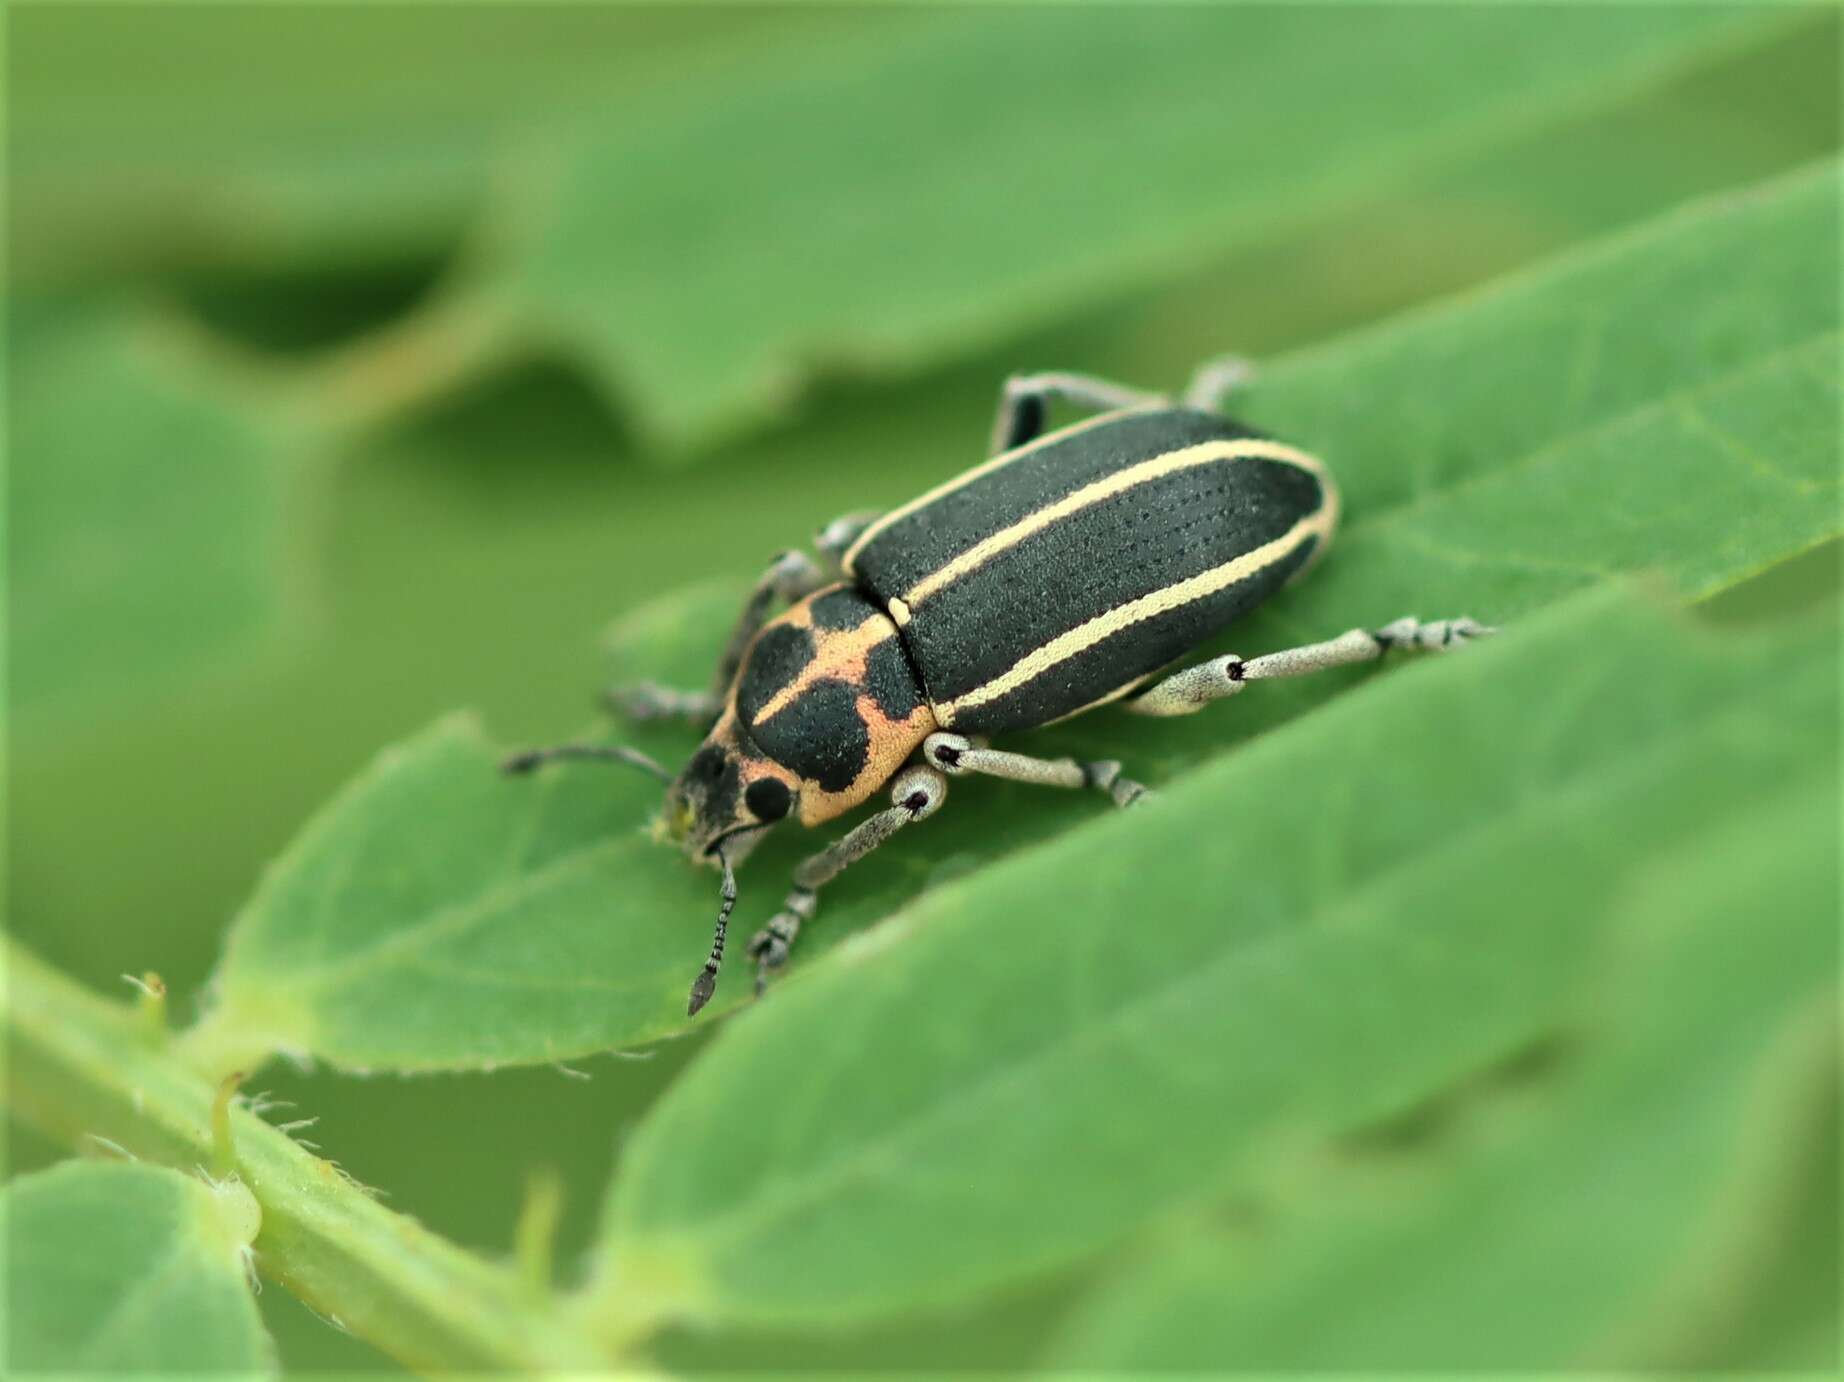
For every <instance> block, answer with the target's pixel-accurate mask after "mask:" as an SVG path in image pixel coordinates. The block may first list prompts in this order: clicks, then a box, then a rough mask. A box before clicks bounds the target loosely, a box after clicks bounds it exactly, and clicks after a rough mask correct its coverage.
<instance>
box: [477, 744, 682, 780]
mask: <svg viewBox="0 0 1844 1382" xmlns="http://www.w3.org/2000/svg"><path fill="white" fill-rule="evenodd" d="M553 758H599V759H602V760H603V761H605V762H611V763H625V764H627V765H628V766H629V767H630V768H639V769H640V770H641V771H642V772H645V773H651V774H652V775H653V776H654V777H656V778H658V779H659V780H660V781H661V782H671V781H672V774H671V773H669V772H667V771H666V770H665V769H664V768H662V767H661V766H660V765H659V764H658V763H656V762H654V761H653V760H652V759H651V758H649V757H647V755H646V754H644V753H642V752H641V751H640V750H639V749H630V748H629V747H628V746H627V745H626V744H553V745H552V746H551V747H550V748H548V749H526V750H525V751H524V752H523V753H515V754H513V755H512V756H511V757H510V758H508V759H506V761H505V762H503V763H501V764H500V765H499V766H500V771H501V772H506V773H528V772H531V771H532V770H533V769H534V768H536V767H537V766H538V765H539V764H540V763H548V762H550V761H551V760H552V759H553Z"/></svg>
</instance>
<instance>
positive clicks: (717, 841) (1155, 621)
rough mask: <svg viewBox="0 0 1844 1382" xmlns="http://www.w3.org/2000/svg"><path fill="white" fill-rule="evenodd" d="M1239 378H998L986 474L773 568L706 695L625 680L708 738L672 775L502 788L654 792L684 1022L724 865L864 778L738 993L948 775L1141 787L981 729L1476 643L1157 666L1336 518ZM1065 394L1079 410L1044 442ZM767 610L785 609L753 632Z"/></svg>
mask: <svg viewBox="0 0 1844 1382" xmlns="http://www.w3.org/2000/svg"><path fill="white" fill-rule="evenodd" d="M1245 373H1246V367H1245V366H1243V365H1242V364H1241V362H1239V361H1234V360H1224V361H1218V362H1216V363H1213V364H1211V365H1207V366H1205V367H1204V368H1203V369H1201V370H1200V371H1199V372H1198V373H1197V375H1196V377H1195V378H1193V380H1192V381H1191V384H1190V386H1189V387H1188V388H1187V389H1186V390H1185V392H1184V394H1183V396H1182V397H1181V398H1180V399H1178V400H1176V401H1175V400H1172V399H1170V398H1166V397H1163V396H1158V395H1152V394H1144V393H1140V392H1138V391H1136V390H1133V389H1129V388H1124V387H1122V386H1121V385H1118V384H1111V383H1108V382H1107V381H1105V380H1100V379H1094V378H1090V377H1088V376H1085V375H1077V374H1037V375H1021V376H1016V377H1014V378H1012V379H1011V380H1009V381H1008V382H1007V383H1006V386H1005V390H1004V393H1003V395H1002V397H1001V399H1000V404H999V413H998V418H997V420H996V422H995V424H994V428H993V444H992V450H993V452H994V453H996V454H994V455H993V456H992V459H990V460H988V461H986V462H985V463H984V464H982V465H979V466H975V467H974V468H973V469H972V470H969V471H967V472H965V473H964V474H962V475H959V476H957V477H955V478H954V479H952V480H949V481H948V482H947V483H945V484H942V485H939V486H937V487H936V488H934V489H932V490H930V491H929V492H928V493H926V494H924V495H922V496H921V497H920V498H918V499H915V500H912V501H911V502H910V503H907V504H904V505H903V506H902V507H901V508H898V509H895V510H893V511H892V512H890V513H887V514H884V515H882V516H877V515H869V514H861V515H854V516H852V517H848V518H843V519H840V520H838V521H837V522H835V523H833V524H831V525H829V526H828V527H826V528H825V529H823V530H822V531H821V532H820V533H819V535H818V537H817V539H816V541H815V547H816V548H817V550H818V551H819V553H820V554H821V557H822V559H823V565H822V563H818V562H815V561H813V560H812V559H811V558H809V557H807V556H806V555H805V554H803V553H800V552H784V553H782V554H781V555H780V556H778V557H776V558H775V560H774V561H773V562H772V563H770V565H769V568H768V570H767V571H766V572H765V573H764V574H763V576H762V579H761V580H760V581H759V582H757V584H756V587H755V589H754V591H753V592H752V593H751V594H750V596H749V598H748V600H747V602H746V603H745V604H744V606H743V611H742V614H741V616H740V617H739V618H738V620H737V624H736V628H735V631H734V632H733V633H732V634H731V637H730V640H729V643H728V644H727V645H726V648H725V651H724V654H723V656H722V657H721V658H720V659H719V661H718V665H717V672H716V676H715V678H714V679H713V681H712V683H711V687H710V689H709V690H708V691H704V692H689V691H678V690H671V689H667V688H664V687H659V686H654V685H644V686H641V687H638V688H634V689H632V690H631V691H629V692H627V693H625V695H624V704H625V705H626V707H627V708H628V709H629V710H630V711H631V712H632V713H635V714H637V715H641V716H653V717H662V716H671V717H675V718H684V719H689V720H692V721H695V722H697V723H699V724H700V725H701V726H703V727H705V728H707V729H708V733H707V734H706V737H705V740H704V743H703V744H702V745H701V746H700V747H699V748H698V750H697V752H695V753H694V754H693V755H692V757H691V760H690V761H689V762H688V763H687V764H686V765H685V768H684V770H683V771H682V772H680V773H679V775H678V776H677V777H676V778H674V777H673V776H672V775H671V774H669V773H668V772H667V771H666V770H665V769H664V768H662V767H660V766H659V765H658V764H657V763H655V762H653V760H651V759H650V758H648V757H647V756H646V755H645V754H642V753H640V752H639V751H637V750H635V749H630V748H624V747H620V746H615V745H602V744H564V745H559V746H557V747H555V748H550V749H534V750H531V751H528V752H526V753H521V754H517V755H515V756H514V757H512V758H510V759H508V760H507V762H506V768H507V770H508V771H513V772H524V771H529V770H530V769H532V768H534V767H536V766H537V765H538V764H539V763H541V762H544V761H546V760H547V759H552V758H599V759H603V760H607V761H611V762H621V763H627V764H630V765H633V766H637V767H641V768H643V769H645V770H646V771H648V772H651V773H652V774H654V775H655V776H656V777H658V778H660V779H661V781H663V782H665V783H666V784H667V789H666V800H665V807H664V811H663V815H662V821H663V824H664V826H665V829H666V831H667V833H668V834H670V835H671V837H672V838H673V839H674V840H676V841H677V842H678V843H679V844H680V845H681V847H682V848H683V849H684V850H685V852H686V853H687V854H688V855H689V856H691V857H692V858H694V859H696V860H699V861H701V862H704V863H708V864H710V865H712V866H714V867H716V868H717V869H719V870H720V871H721V873H722V876H723V884H722V889H721V901H720V904H719V908H718V916H717V927H716V931H715V933H714V935H713V937H712V941H711V949H710V955H709V958H708V959H707V960H706V961H705V965H704V968H703V969H702V970H701V971H700V972H699V974H698V977H697V979H696V980H695V981H694V982H693V984H692V990H691V1001H690V1005H689V1011H690V1012H692V1013H696V1012H697V1011H698V1009H699V1008H701V1007H703V1006H704V1004H705V1003H706V1002H708V1001H709V999H710V997H711V994H712V992H713V990H714V989H715V987H716V983H717V975H718V971H719V970H720V969H721V967H722V965H723V956H724V940H725V936H726V933H727V930H728V926H729V920H730V912H731V910H732V908H733V907H734V906H735V903H736V878H735V868H736V866H737V865H738V864H740V863H741V862H742V860H743V858H744V857H745V856H746V855H747V854H748V853H749V851H750V850H751V849H752V848H754V846H755V845H756V843H757V842H758V841H759V840H760V839H761V838H762V836H763V834H764V833H765V832H766V831H768V830H769V829H770V828H772V827H773V826H774V825H775V823H776V822H778V821H780V820H782V819H783V818H786V817H790V816H791V817H794V818H795V819H798V820H799V821H800V823H801V824H803V825H807V826H814V825H820V824H822V823H824V822H826V821H829V820H832V819H834V818H835V817H837V816H840V815H842V814H844V813H845V812H847V811H849V810H851V809H852V808H853V807H855V806H858V805H860V804H862V803H863V802H865V801H866V800H868V799H869V798H870V797H871V796H872V795H873V794H875V793H876V792H877V791H878V790H879V789H880V788H882V787H884V786H885V785H886V784H888V785H889V787H890V801H891V805H890V806H888V807H887V808H885V809H884V810H882V811H879V812H878V813H877V814H875V815H873V816H871V817H870V818H869V819H868V820H866V821H864V822H863V823H862V824H860V825H859V826H857V827H856V828H855V829H853V830H851V831H849V832H848V833H847V834H845V835H844V836H843V837H841V838H840V839H839V840H837V841H835V842H834V843H833V844H831V845H829V846H828V847H827V848H825V849H823V850H821V851H819V852H818V853H817V854H814V855H812V856H811V857H810V858H808V859H806V860H805V861H804V862H802V863H801V864H800V865H799V867H797V868H796V869H795V871H794V886H793V888H792V890H791V891H790V892H789V893H788V895H787V899H786V901H785V902H784V903H783V905H782V909H781V911H779V912H778V913H776V915H775V916H774V917H772V918H771V919H770V920H769V922H768V924H767V925H766V926H764V927H763V928H762V930H761V931H759V932H758V933H757V934H756V936H755V938H754V939H753V940H752V941H751V942H750V944H749V954H750V956H751V957H752V958H753V959H754V960H755V961H756V964H757V978H756V985H757V991H758V992H760V990H761V987H762V985H763V984H764V983H765V982H766V979H767V976H768V975H769V973H770V972H771V971H773V970H775V969H778V968H779V967H780V966H781V965H783V964H785V963H786V961H787V957H788V950H789V947H790V946H792V945H793V943H794V939H795V937H796V936H797V935H798V934H799V931H800V927H801V925H802V923H804V922H806V921H809V920H811V919H812V917H813V913H814V908H815V905H816V900H817V894H818V891H819V889H820V888H821V887H823V886H824V885H825V884H826V883H828V882H829V881H831V880H832V879H833V878H834V877H836V876H837V875H838V874H839V872H840V871H841V870H842V869H844V868H845V867H846V866H847V865H848V864H851V863H854V862H855V861H857V860H859V859H861V858H863V857H864V856H865V855H866V854H868V853H870V852H871V851H872V850H873V849H875V848H876V847H877V846H878V845H880V844H882V843H883V842H884V841H885V840H887V839H889V838H890V837H891V836H892V835H894V834H896V833H897V831H899V830H901V829H902V828H903V827H904V826H906V825H908V824H910V823H911V822H912V821H919V820H923V819H925V818H926V817H928V816H930V815H933V814H934V812H935V811H936V810H938V809H939V808H940V806H941V803H942V801H943V800H944V799H945V798H946V796H947V786H948V784H947V780H948V778H949V777H959V776H963V775H966V774H969V773H986V774H989V775H991V776H995V777H1004V778H1011V779H1013V780H1014V781H1019V782H1030V783H1037V784H1040V785H1042V786H1047V787H1066V788H1094V789H1096V790H1099V791H1102V792H1105V793H1107V795H1108V797H1109V798H1110V799H1111V800H1112V801H1113V802H1114V803H1115V805H1117V806H1123V807H1125V806H1130V805H1132V804H1133V803H1134V802H1135V801H1137V800H1139V799H1140V798H1141V797H1142V796H1143V795H1144V794H1145V788H1143V787H1142V786H1140V784H1139V783H1137V782H1135V781H1133V780H1132V779H1131V778H1128V777H1125V776H1123V775H1122V773H1121V765H1120V764H1119V763H1118V762H1114V761H1112V760H1106V761H1099V762H1079V761H1077V760H1075V759H1071V758H1059V759H1042V758H1032V757H1027V756H1025V755H1023V754H1017V753H1007V752H1004V751H1003V750H999V749H994V748H990V747H988V745H987V742H986V741H987V736H990V735H995V734H1002V733H1005V732H1007V731H1010V730H1020V729H1028V728H1031V727H1032V726H1036V725H1042V724H1048V723H1049V722H1051V721H1053V720H1061V719H1067V718H1068V717H1070V716H1072V715H1079V714H1081V713H1083V712H1084V711H1088V710H1092V709H1094V708H1095V707H1096V706H1099V705H1105V704H1107V703H1109V702H1114V701H1118V702H1120V703H1121V704H1122V706H1123V708H1124V709H1126V710H1129V711H1132V712H1134V713H1137V714H1141V715H1188V714H1190V713H1191V712H1193V711H1195V710H1198V709H1201V708H1202V707H1203V706H1205V705H1207V704H1209V703H1210V702H1211V701H1215V700H1221V699H1222V698H1224V697H1226V696H1231V695H1235V694H1236V693H1237V692H1239V691H1241V690H1242V689H1243V687H1244V686H1246V685H1247V684H1248V683H1249V682H1253V681H1266V680H1270V679H1273V678H1277V677H1293V676H1301V675H1304V674H1306V673H1309V672H1316V671H1319V670H1321V669H1324V668H1327V667H1338V666H1343V665H1345V664H1347V663H1353V662H1363V661H1368V660H1370V659H1374V658H1378V657H1381V656H1382V655H1383V653H1384V652H1385V651H1387V650H1388V649H1390V648H1396V647H1403V648H1428V649H1443V648H1448V647H1454V646H1458V645H1459V644H1462V643H1464V642H1466V641H1468V640H1469V639H1472V638H1477V637H1479V636H1481V635H1483V634H1488V633H1491V632H1492V630H1491V629H1489V628H1487V627H1485V626H1484V625H1481V624H1478V623H1475V622H1474V621H1473V620H1471V619H1464V618H1462V619H1443V620H1438V621H1435V622H1432V623H1422V622H1420V621H1418V620H1416V619H1413V618H1405V619H1398V620H1396V621H1395V622H1394V623H1390V624H1386V625H1384V626H1382V627H1381V628H1377V629H1352V630H1350V631H1349V632H1347V633H1344V634H1341V635H1339V636H1338V637H1337V638H1333V639H1330V640H1329V641H1327V642H1324V643H1312V644H1308V645H1306V646H1304V647H1299V648H1289V649H1287V650H1285V651H1282V652H1275V653H1269V654H1267V655H1266V656H1264V657H1257V658H1251V659H1248V660H1244V659H1243V658H1241V657H1238V656H1236V655H1235V654H1233V653H1232V654H1229V655H1227V656H1223V657H1216V658H1212V659H1210V660H1209V661H1206V662H1202V663H1198V664H1197V665H1195V666H1192V667H1187V668H1185V669H1183V670H1182V671H1176V672H1168V671H1166V669H1167V668H1169V667H1170V665H1171V664H1172V663H1173V662H1174V661H1175V660H1176V659H1178V658H1180V657H1182V656H1183V655H1184V654H1185V653H1186V652H1188V651H1189V650H1190V649H1192V648H1194V647H1195V646H1197V645H1198V644H1199V643H1201V642H1203V641H1204V640H1205V639H1207V638H1209V637H1210V636H1212V635H1213V634H1215V633H1217V632H1218V631H1219V630H1221V629H1222V628H1223V627H1224V626H1225V625H1227V624H1228V623H1230V622H1231V621H1232V620H1234V619H1235V618H1236V617H1237V616H1238V615H1241V614H1243V613H1245V612H1247V611H1248V610H1249V609H1251V608H1253V607H1254V606H1255V605H1256V604H1258V603H1260V602H1261V601H1262V600H1264V599H1266V598H1267V597H1268V596H1269V595H1271V594H1273V593H1274V592H1275V591H1276V590H1278V589H1279V588H1280V587H1281V586H1283V585H1285V584H1287V583H1288V582H1289V581H1291V580H1293V579H1294V578H1296V577H1297V576H1299V575H1300V574H1301V573H1302V572H1304V571H1305V570H1306V569H1307V568H1308V567H1309V566H1310V565H1311V564H1312V563H1313V562H1314V561H1316V560H1317V559H1318V558H1319V557H1320V556H1321V555H1322V554H1323V553H1324V551H1325V548H1326V545H1327V543H1328V542H1329V541H1330V540H1331V537H1332V533H1333V530H1334V528H1335V527H1336V526H1337V522H1338V490H1337V488H1336V486H1335V485H1334V484H1333V483H1332V479H1331V476H1330V475H1329V474H1328V473H1327V471H1326V468H1325V466H1324V465H1323V464H1322V463H1321V462H1320V461H1318V460H1317V459H1316V458H1314V457H1312V456H1310V455H1308V454H1306V453H1305V452H1303V451H1300V450H1297V449H1295V448H1294V447H1291V446H1288V445H1286V444H1284V443H1282V442H1278V441H1275V440H1272V439H1271V438H1268V437H1265V436H1262V435H1260V434H1259V433H1256V432H1254V431H1252V430H1250V429H1249V428H1247V427H1244V426H1242V425H1240V424H1239V423H1236V422H1233V421H1231V420H1229V419H1228V418H1226V417H1224V416H1222V415H1221V414H1220V413H1218V412H1217V405H1218V404H1219V402H1220V400H1221V398H1222V396H1223V395H1224V394H1225V393H1226V392H1227V391H1228V390H1229V389H1230V388H1232V387H1234V385H1235V384H1236V383H1237V382H1239V381H1240V380H1241V379H1242V378H1243V377H1244V376H1245ZM1052 399H1062V400H1064V401H1066V402H1069V403H1073V404H1075V405H1078V406H1080V407H1084V408H1089V409H1094V410H1097V413H1096V416H1093V417H1091V418H1089V419H1087V420H1086V421H1084V422H1079V423H1077V424H1075V425H1074V426H1070V427H1065V428H1063V429H1061V430H1060V431H1055V432H1049V433H1045V432H1044V430H1043V429H1044V423H1045V418H1046V414H1047V405H1048V404H1049V402H1050V401H1051V400H1052ZM778 603H787V604H788V605H789V608H788V609H787V610H786V611H785V612H784V613H782V614H780V615H779V616H778V617H775V618H772V619H771V618H770V617H769V616H770V613H771V611H772V610H773V609H774V608H775V606H776V605H777V604H778Z"/></svg>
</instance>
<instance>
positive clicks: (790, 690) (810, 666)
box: [750, 605, 896, 725]
mask: <svg viewBox="0 0 1844 1382" xmlns="http://www.w3.org/2000/svg"><path fill="white" fill-rule="evenodd" d="M796 610H798V612H799V613H800V614H801V615H802V616H803V620H800V621H797V620H795V619H793V618H792V616H793V615H794V613H795V612H796ZM782 618H783V619H784V620H786V622H788V623H790V624H793V625H794V626H795V627H797V628H808V629H811V630H812V632H813V635H814V639H813V641H814V647H813V656H812V657H811V658H809V659H808V660H807V665H806V666H804V667H802V668H801V669H800V675H799V676H797V677H795V678H794V680H793V681H791V682H789V683H788V684H787V685H786V686H784V687H782V688H781V689H780V690H779V691H777V692H775V694H774V695H772V696H770V697H769V698H768V700H767V701H765V702H764V703H763V705H762V708H761V709H760V710H758V711H757V712H756V714H755V718H754V719H752V720H751V721H750V724H752V725H759V724H761V723H762V722H763V721H765V720H771V719H773V718H774V717H775V716H777V715H779V714H780V713H781V712H782V711H784V710H786V709H787V708H788V707H789V706H790V705H792V704H793V703H794V702H795V701H796V700H798V699H799V698H800V695H801V693H802V692H804V691H807V690H808V689H810V688H811V687H813V686H814V685H815V684H816V683H818V682H822V681H842V682H845V683H846V684H847V685H851V686H862V685H863V684H864V680H865V678H866V677H867V676H868V675H869V674H870V667H869V663H870V656H871V651H872V650H873V649H874V648H876V647H877V646H878V645H879V644H882V643H887V642H888V641H889V640H890V639H892V638H895V637H896V625H895V624H892V623H891V622H890V621H889V620H888V619H886V618H885V617H884V616H883V615H881V614H873V615H870V616H868V617H867V618H866V619H865V620H864V622H863V623H861V624H859V625H857V626H856V627H855V628H850V629H822V628H814V627H813V623H812V618H813V614H812V611H811V610H810V609H807V608H806V607H805V606H804V605H801V606H796V607H795V609H794V610H789V611H788V613H787V614H786V615H783V616H782ZM777 622H779V621H777Z"/></svg>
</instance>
